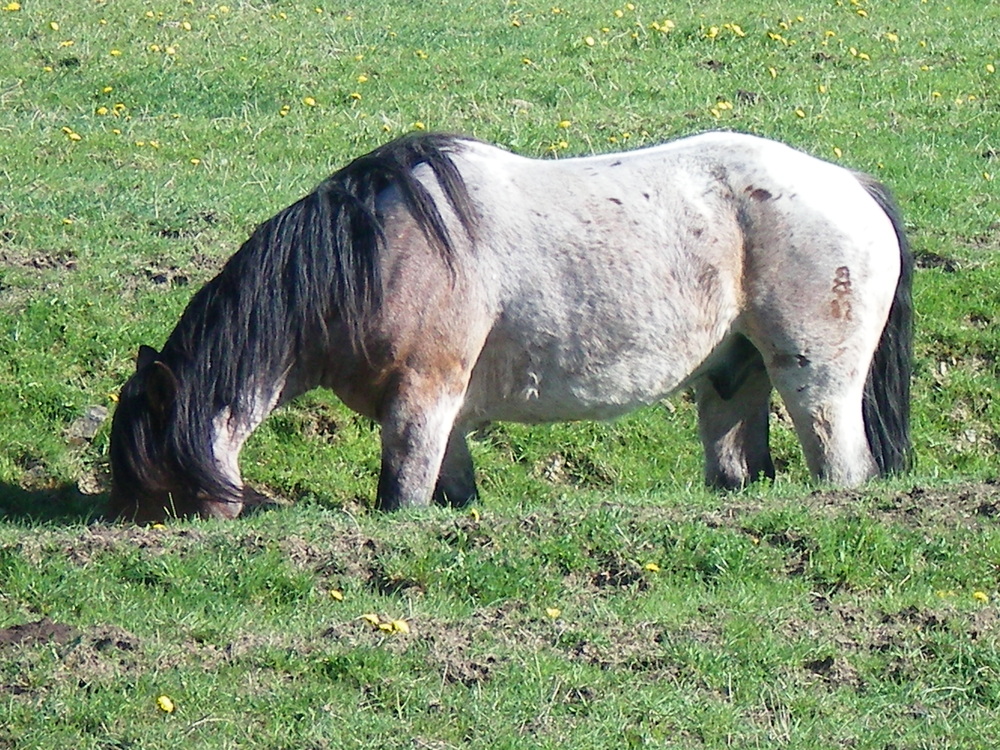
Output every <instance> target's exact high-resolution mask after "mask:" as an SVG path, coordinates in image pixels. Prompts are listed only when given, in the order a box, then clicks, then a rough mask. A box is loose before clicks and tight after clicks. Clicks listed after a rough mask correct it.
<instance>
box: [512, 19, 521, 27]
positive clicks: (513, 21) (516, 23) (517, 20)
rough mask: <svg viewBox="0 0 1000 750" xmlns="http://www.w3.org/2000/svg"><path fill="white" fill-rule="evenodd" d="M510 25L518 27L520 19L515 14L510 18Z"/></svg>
mask: <svg viewBox="0 0 1000 750" xmlns="http://www.w3.org/2000/svg"><path fill="white" fill-rule="evenodd" d="M510 25H511V26H513V27H514V28H520V27H521V19H520V18H518V17H517V16H514V17H513V18H512V19H510Z"/></svg>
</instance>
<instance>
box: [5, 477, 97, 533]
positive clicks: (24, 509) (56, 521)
mask: <svg viewBox="0 0 1000 750" xmlns="http://www.w3.org/2000/svg"><path fill="white" fill-rule="evenodd" d="M106 509H107V495H106V494H104V493H102V494H99V495H84V494H83V493H82V492H80V490H79V489H77V487H76V485H73V484H66V485H63V486H61V487H54V488H50V489H44V490H26V489H23V488H21V487H17V486H16V485H10V484H0V522H7V523H19V524H23V525H25V526H34V525H42V524H45V525H59V526H62V525H65V526H69V525H73V524H81V523H90V522H91V521H98V520H102V518H103V516H104V513H105V510H106Z"/></svg>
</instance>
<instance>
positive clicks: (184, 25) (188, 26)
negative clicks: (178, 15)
mask: <svg viewBox="0 0 1000 750" xmlns="http://www.w3.org/2000/svg"><path fill="white" fill-rule="evenodd" d="M181 28H182V29H184V31H191V22H190V21H185V22H184V23H182V24H181Z"/></svg>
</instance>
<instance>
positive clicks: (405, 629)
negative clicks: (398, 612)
mask: <svg viewBox="0 0 1000 750" xmlns="http://www.w3.org/2000/svg"><path fill="white" fill-rule="evenodd" d="M389 625H390V626H391V627H392V632H394V633H403V634H406V633H409V632H410V625H409V623H408V622H407V621H406V620H393V621H392V622H391V623H389Z"/></svg>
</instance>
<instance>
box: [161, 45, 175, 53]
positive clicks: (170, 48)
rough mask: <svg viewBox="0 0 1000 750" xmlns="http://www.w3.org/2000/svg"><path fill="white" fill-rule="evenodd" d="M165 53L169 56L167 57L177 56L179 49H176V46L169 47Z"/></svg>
mask: <svg viewBox="0 0 1000 750" xmlns="http://www.w3.org/2000/svg"><path fill="white" fill-rule="evenodd" d="M163 52H164V54H167V55H176V54H177V48H176V47H174V46H167V48H166V49H164V50H163Z"/></svg>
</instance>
